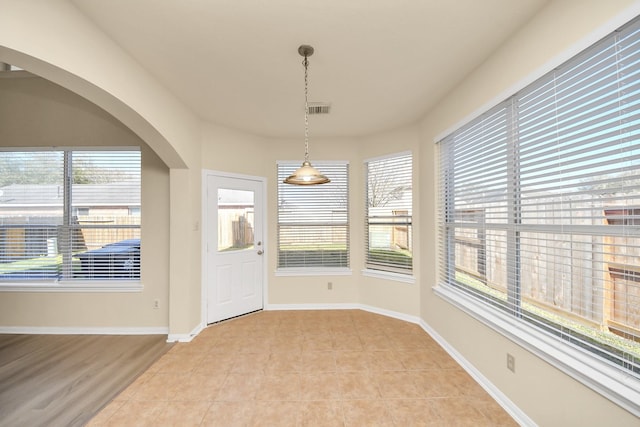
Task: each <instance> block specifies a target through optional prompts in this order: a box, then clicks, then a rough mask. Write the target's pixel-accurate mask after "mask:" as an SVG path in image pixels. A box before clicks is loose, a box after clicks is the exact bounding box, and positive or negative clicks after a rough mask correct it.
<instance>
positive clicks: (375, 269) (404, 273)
mask: <svg viewBox="0 0 640 427" xmlns="http://www.w3.org/2000/svg"><path fill="white" fill-rule="evenodd" d="M404 157H409V158H410V164H411V166H410V170H409V171H408V173H409V177H410V181H411V182H410V184H409V186H410V187H411V190H410V191H409V193H410V194H411V200H410V205H409V207H408V209H409V210H410V211H411V215H406V217H407V218H409V221H407V222H406V223H404V225H407V226H408V227H410V230H409V229H408V230H407V237H408V246H409V247H410V252H411V256H412V258H411V267H410V268H401V267H396V266H392V265H387V266H385V265H382V264H379V263H378V264H376V263H373V262H370V260H369V249H370V248H369V246H370V241H371V237H370V236H371V234H370V224H371V223H370V218H371V217H370V216H369V174H370V171H369V164H370V163H372V162H380V161H386V160H389V161H394V160H397V159H401V158H404ZM414 161H415V159H414V155H413V152H412V151H411V150H406V151H401V152H395V153H391V154H386V155H383V156H378V157H372V158H369V159H365V160H364V161H363V167H364V208H365V212H364V228H365V229H364V239H365V240H364V250H365V254H364V268H363V270H362V275H363V276H368V277H375V278H382V279H388V280H393V281H398V282H404V283H410V284H413V283H415V268H414V265H413V261H414V259H415V257H414V246H413V235H414V231H413V230H414V218H415V215H414V203H413V199H414V197H413V193H414V182H413V181H414V176H413V175H414ZM406 207H407V206H403V208H406ZM403 210H404V209H403ZM388 225H391V224H388Z"/></svg>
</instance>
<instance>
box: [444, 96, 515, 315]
mask: <svg viewBox="0 0 640 427" xmlns="http://www.w3.org/2000/svg"><path fill="white" fill-rule="evenodd" d="M508 113H509V104H508V103H506V102H505V103H503V104H500V105H498V106H497V107H496V108H494V109H492V110H491V111H489V112H487V113H486V114H484V115H482V116H481V117H480V118H478V119H477V120H476V121H474V122H473V123H470V124H469V125H468V126H466V127H465V128H463V129H460V130H459V131H458V132H456V133H455V134H454V135H452V136H451V137H449V138H448V139H447V141H446V143H445V144H443V147H441V161H440V170H441V172H443V173H444V175H441V179H440V182H441V188H440V193H441V194H443V193H444V192H446V197H445V199H444V208H445V209H446V211H445V212H442V213H441V215H442V214H445V218H446V221H445V222H443V223H442V226H443V227H444V229H443V236H444V239H443V240H441V244H447V247H446V250H445V248H442V249H443V251H442V252H443V253H447V254H448V255H447V259H443V260H441V267H442V268H443V270H442V271H441V273H442V274H443V277H444V278H445V279H446V281H447V282H449V283H456V282H460V283H463V284H465V285H467V286H468V287H469V288H468V289H469V290H473V291H474V292H476V293H477V294H478V295H480V296H482V297H484V296H485V294H488V295H489V296H490V297H491V298H489V299H488V300H493V299H494V297H495V296H498V297H499V298H498V299H497V300H496V301H502V302H506V299H507V297H506V296H507V291H508V282H507V278H508V277H509V274H507V273H508V272H507V268H508V265H507V262H506V259H507V253H508V252H507V251H508V246H507V237H508V235H507V234H508V233H507V227H508V225H509V221H510V218H511V216H510V215H511V214H510V210H509V209H510V208H511V206H512V204H511V201H512V200H511V199H510V197H509V195H510V193H511V189H510V188H509V186H508V184H509V174H510V172H509V167H510V164H511V163H510V158H511V157H510V147H511V146H510V141H509V139H508V137H509V136H510V134H509V126H508V120H507V119H508V117H509V114H508ZM443 185H444V187H443ZM451 264H453V265H451Z"/></svg>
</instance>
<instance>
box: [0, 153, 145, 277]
mask: <svg viewBox="0 0 640 427" xmlns="http://www.w3.org/2000/svg"><path fill="white" fill-rule="evenodd" d="M140 172H141V166H140V151H139V150H138V149H131V150H128V149H122V148H119V149H117V150H102V151H91V150H86V151H83V150H42V149H34V150H22V151H9V150H6V149H3V150H2V151H0V283H1V282H5V283H6V282H41V281H45V282H52V281H53V282H63V281H87V280H89V281H91V280H139V278H140Z"/></svg>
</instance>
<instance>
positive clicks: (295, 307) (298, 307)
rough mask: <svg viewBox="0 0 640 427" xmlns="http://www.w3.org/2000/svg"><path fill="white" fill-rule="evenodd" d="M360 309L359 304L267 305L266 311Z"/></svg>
mask: <svg viewBox="0 0 640 427" xmlns="http://www.w3.org/2000/svg"><path fill="white" fill-rule="evenodd" d="M358 308H360V307H359V306H358V304H346V303H337V304H330V303H328V304H267V305H265V307H264V310H266V311H269V310H274V311H275V310H353V309H358Z"/></svg>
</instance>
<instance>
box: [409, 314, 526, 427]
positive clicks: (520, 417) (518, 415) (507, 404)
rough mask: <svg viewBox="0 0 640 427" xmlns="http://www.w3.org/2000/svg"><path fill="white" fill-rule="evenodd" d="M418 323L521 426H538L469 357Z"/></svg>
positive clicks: (421, 322) (423, 324) (431, 329)
mask: <svg viewBox="0 0 640 427" xmlns="http://www.w3.org/2000/svg"><path fill="white" fill-rule="evenodd" d="M418 324H419V325H420V326H421V327H422V329H424V331H425V332H426V333H427V334H429V335H430V336H431V338H433V339H434V340H435V341H436V342H437V343H438V344H440V346H441V347H442V348H443V349H444V350H445V351H446V352H447V353H449V356H451V357H452V358H453V359H454V360H455V361H456V362H458V364H459V365H460V366H461V367H462V368H463V369H464V370H465V371H467V373H468V374H469V375H471V377H473V379H474V380H476V382H477V383H478V384H479V385H480V386H481V387H482V388H483V389H484V390H485V391H486V392H487V393H489V395H490V396H491V397H493V399H494V400H495V401H496V402H497V403H498V404H499V405H500V406H502V408H503V409H504V410H505V411H507V413H508V414H509V415H511V417H512V418H513V419H514V420H515V421H516V422H517V423H518V424H519V425H521V426H532V427H534V426H536V425H537V424H536V423H535V422H534V421H533V420H532V419H531V418H529V417H528V416H527V414H525V413H524V412H523V411H522V410H520V408H518V407H517V406H516V405H515V404H514V403H513V402H512V401H511V400H510V399H509V398H508V397H507V396H506V395H505V394H504V393H502V392H501V391H500V389H498V388H497V387H496V386H494V385H493V383H491V381H489V380H488V379H487V378H486V377H485V376H484V375H482V373H480V371H478V370H477V369H476V368H475V367H474V366H473V365H472V364H471V363H469V361H467V359H465V358H464V357H463V356H462V355H461V354H460V353H459V352H458V351H457V350H456V349H455V348H453V347H452V346H451V345H450V344H449V343H448V342H447V341H446V340H445V339H444V338H442V336H440V335H439V334H438V333H437V332H436V331H435V330H434V329H433V328H431V327H430V326H429V325H427V323H426V322H425V321H424V320H422V319H420V321H419V322H418Z"/></svg>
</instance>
